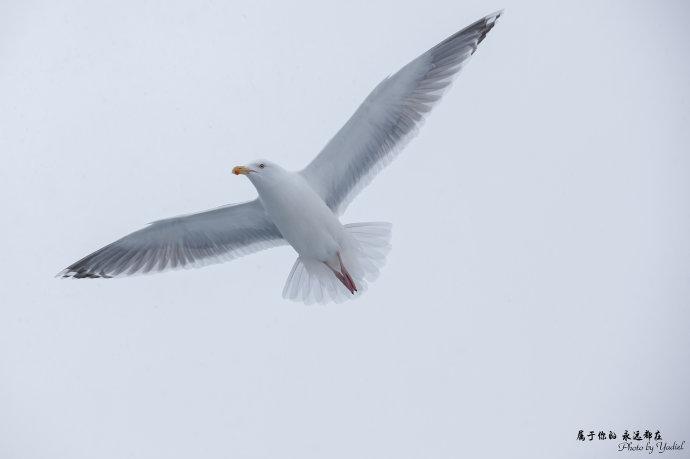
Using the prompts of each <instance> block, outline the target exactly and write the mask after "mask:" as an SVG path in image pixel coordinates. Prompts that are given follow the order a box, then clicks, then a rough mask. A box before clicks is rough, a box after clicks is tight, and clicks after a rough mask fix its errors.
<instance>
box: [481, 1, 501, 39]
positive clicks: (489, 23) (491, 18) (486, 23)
mask: <svg viewBox="0 0 690 459" xmlns="http://www.w3.org/2000/svg"><path fill="white" fill-rule="evenodd" d="M503 11H504V10H502V9H501V10H498V11H496V12H494V13H491V14H489V15H488V16H484V18H482V19H480V22H481V23H483V27H482V31H481V34H480V35H479V38H478V39H477V44H479V43H481V42H482V41H483V40H484V39H485V38H486V36H487V35H488V33H489V32H490V31H491V29H493V28H494V25H496V21H497V20H498V18H500V17H501V15H502V14H503Z"/></svg>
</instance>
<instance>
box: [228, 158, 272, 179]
mask: <svg viewBox="0 0 690 459" xmlns="http://www.w3.org/2000/svg"><path fill="white" fill-rule="evenodd" d="M232 173H233V174H235V175H246V176H247V178H248V179H249V180H251V181H252V183H254V185H256V184H257V183H261V182H265V181H266V180H271V179H274V178H277V177H279V176H281V175H283V174H284V173H285V169H283V168H282V167H280V166H279V165H277V164H275V163H272V162H270V161H267V160H265V159H258V160H256V161H254V162H251V163H249V164H247V165H245V166H235V167H233V168H232Z"/></svg>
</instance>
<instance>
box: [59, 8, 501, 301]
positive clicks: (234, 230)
mask: <svg viewBox="0 0 690 459" xmlns="http://www.w3.org/2000/svg"><path fill="white" fill-rule="evenodd" d="M502 13H503V11H502V10H501V11H497V12H495V13H492V14H489V15H487V16H485V17H483V18H481V19H479V20H478V21H476V22H474V23H472V24H471V25H469V26H467V27H465V28H464V29H462V30H460V31H459V32H457V33H455V34H453V35H451V36H449V37H448V38H446V39H445V40H443V41H441V42H440V43H438V44H437V45H436V46H434V47H432V48H431V49H429V50H428V51H426V52H425V53H423V54H421V55H420V56H418V57H417V58H416V59H414V60H412V61H411V62H409V63H408V64H407V65H405V66H404V67H402V68H401V69H400V70H399V71H398V72H396V73H394V74H392V75H390V76H388V77H387V78H385V79H384V80H383V81H381V82H380V83H379V84H378V85H377V86H376V87H375V88H374V89H373V91H371V93H370V94H369V95H368V96H367V97H366V99H365V100H364V102H362V104H361V105H360V106H359V107H358V108H357V110H356V111H355V113H354V114H353V115H352V116H351V117H350V118H349V120H348V121H347V122H346V123H345V125H344V126H343V127H342V128H341V129H340V131H338V132H337V133H336V134H335V136H334V137H333V138H332V139H331V140H330V141H328V143H327V144H326V146H325V147H324V148H323V149H322V150H321V152H320V153H319V154H318V155H317V156H316V157H315V158H314V159H313V160H312V161H311V162H310V163H309V164H308V165H307V166H306V167H305V168H304V169H302V170H299V171H288V170H286V169H284V168H282V167H281V166H280V165H278V164H276V163H274V162H271V161H269V160H266V159H260V160H256V161H252V162H250V163H248V164H245V165H242V166H236V167H234V168H233V169H232V172H233V173H234V174H235V175H238V176H245V177H247V178H248V179H249V181H250V182H251V183H252V184H253V186H254V187H255V188H256V191H257V194H258V196H257V198H256V199H253V200H251V201H247V202H243V203H238V204H229V205H226V206H222V207H218V208H215V209H211V210H207V211H204V212H198V213H193V214H187V215H182V216H177V217H172V218H166V219H163V220H158V221H154V222H152V223H150V224H149V225H148V226H146V227H144V228H143V229H140V230H138V231H135V232H133V233H131V234H129V235H127V236H124V237H123V238H121V239H119V240H117V241H115V242H112V243H111V244H108V245H106V246H105V247H103V248H101V249H99V250H97V251H95V252H93V253H91V254H90V255H87V256H85V257H84V258H82V259H80V260H79V261H77V262H75V263H73V264H71V265H69V266H68V267H67V268H65V269H64V270H62V271H61V272H60V273H58V274H57V276H58V277H62V278H74V279H94V278H114V277H123V276H131V275H135V274H146V273H153V272H161V271H166V270H170V269H178V268H190V267H199V266H205V265H207V264H211V263H219V262H223V261H227V260H231V259H234V258H237V257H240V256H243V255H247V254H250V253H254V252H257V251H260V250H264V249H268V248H271V247H277V246H281V245H286V244H289V245H291V246H292V247H293V248H294V250H295V251H296V252H297V260H296V261H295V262H294V264H293V266H292V269H291V270H290V272H289V274H288V277H287V280H286V282H285V286H284V288H283V294H282V296H283V298H285V299H287V300H293V301H297V302H302V303H305V304H313V303H320V304H325V303H330V302H335V303H340V302H343V301H345V300H348V299H351V298H356V297H358V296H360V295H361V293H362V292H363V291H364V290H366V288H367V286H368V285H369V284H371V283H372V282H373V281H374V280H375V279H376V277H377V276H378V274H379V272H380V270H381V268H382V267H383V264H384V263H385V260H386V256H387V254H388V252H389V250H390V249H391V244H390V238H391V224H390V223H387V222H359V223H350V224H342V223H341V221H340V216H341V215H342V213H343V212H344V211H345V209H346V208H347V206H348V205H349V203H350V202H351V201H352V199H353V198H354V197H355V196H356V195H357V194H359V192H360V191H361V190H362V189H363V188H364V187H365V186H366V185H368V184H369V183H370V182H371V181H372V180H373V178H374V176H376V175H377V174H378V173H379V172H380V171H381V170H382V169H383V168H384V167H385V166H386V165H388V164H389V163H390V162H391V161H392V160H393V159H394V158H395V157H396V156H397V154H398V153H399V152H400V151H401V150H402V149H403V148H404V146H405V145H406V144H407V143H408V142H409V140H410V139H411V138H412V137H414V136H415V134H416V133H417V131H418V130H419V128H420V127H421V124H422V123H423V121H424V120H425V118H426V116H427V115H428V113H429V112H430V110H431V109H432V108H433V107H434V106H435V105H436V104H437V103H438V101H439V100H440V99H441V97H442V96H443V94H444V93H445V92H446V90H447V89H448V88H449V86H450V84H451V83H452V82H453V80H454V78H455V77H456V76H457V74H458V73H459V72H460V70H461V69H462V68H463V67H464V65H465V64H466V63H467V62H468V60H469V58H470V57H471V56H472V55H473V54H474V53H475V51H476V50H477V47H478V45H479V44H480V43H481V42H482V41H483V40H484V38H485V37H486V35H487V34H488V33H489V31H491V29H492V28H493V27H494V24H495V23H496V21H497V19H498V18H499V17H500V16H501V14H502Z"/></svg>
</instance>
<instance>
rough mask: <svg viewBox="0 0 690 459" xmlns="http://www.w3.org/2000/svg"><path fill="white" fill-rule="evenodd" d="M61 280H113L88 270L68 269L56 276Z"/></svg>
mask: <svg viewBox="0 0 690 459" xmlns="http://www.w3.org/2000/svg"><path fill="white" fill-rule="evenodd" d="M55 277H57V278H59V279H111V278H112V277H113V276H110V275H108V274H106V273H104V272H100V273H95V272H91V271H89V270H87V269H86V268H72V267H69V268H66V269H63V270H62V271H60V272H59V273H57V274H56V275H55Z"/></svg>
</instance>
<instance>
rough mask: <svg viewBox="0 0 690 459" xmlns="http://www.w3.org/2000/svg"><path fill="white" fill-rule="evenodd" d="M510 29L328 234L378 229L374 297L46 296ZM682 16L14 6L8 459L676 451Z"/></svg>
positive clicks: (211, 292)
mask: <svg viewBox="0 0 690 459" xmlns="http://www.w3.org/2000/svg"><path fill="white" fill-rule="evenodd" d="M500 8H506V11H505V14H504V16H503V17H502V18H501V19H500V20H499V22H498V24H497V25H496V27H495V28H494V29H493V30H492V31H491V32H490V34H489V36H488V37H487V39H486V40H485V41H484V42H483V43H482V44H481V46H480V48H479V50H478V52H477V54H476V55H475V56H474V58H473V60H472V61H471V62H470V63H469V64H468V65H467V66H466V68H465V70H464V71H463V73H462V74H461V75H460V77H459V78H458V80H457V81H456V84H455V85H454V87H453V88H452V90H451V91H449V92H448V93H447V95H446V96H445V98H444V100H443V102H442V103H441V104H440V106H439V107H438V108H437V109H436V110H435V111H434V113H433V114H432V115H431V116H430V118H429V120H428V122H427V123H426V125H425V126H424V128H423V129H422V131H421V134H420V135H419V137H418V138H417V139H415V140H414V141H413V142H412V143H411V144H410V145H409V146H408V147H407V149H406V150H405V151H404V153H403V154H402V155H400V157H398V159H397V160H396V161H395V162H394V163H393V164H392V165H391V166H390V167H389V168H387V169H386V170H385V171H384V172H383V173H382V174H380V175H379V177H377V179H376V180H375V181H374V182H373V183H372V185H371V186H369V187H368V188H366V189H365V190H364V192H363V193H362V194H360V195H359V197H358V198H357V199H355V201H354V202H353V204H352V205H351V206H350V208H349V209H348V211H347V213H346V214H345V215H344V216H343V218H342V220H343V222H345V223H348V222H356V221H372V220H374V221H377V220H383V221H390V222H392V223H393V225H394V226H393V250H392V252H391V254H390V256H389V258H388V264H387V265H386V267H385V268H384V270H383V272H382V275H381V277H380V278H379V280H378V281H377V282H376V283H374V284H373V285H372V286H371V287H370V288H369V290H368V291H367V292H366V294H365V295H364V296H363V297H361V298H360V299H358V300H356V301H353V302H348V303H344V304H341V305H331V306H325V307H323V306H311V307H307V306H304V305H302V304H297V303H290V302H286V301H284V300H283V299H282V298H281V290H282V287H283V283H284V281H285V278H286V276H287V275H288V272H289V270H290V267H291V266H292V263H293V261H294V259H295V253H294V251H293V250H292V249H291V248H290V247H283V248H279V249H273V250H270V251H267V252H262V253H259V254H255V255H251V256H248V257H245V258H242V259H238V260H235V261H233V262H231V263H227V264H222V265H214V266H210V267H207V268H204V269H201V270H183V271H178V272H170V273H165V274H159V275H154V276H140V277H135V278H130V279H122V280H120V279H118V280H95V281H94V280H91V281H75V280H58V279H54V278H53V275H54V274H55V273H57V272H58V271H60V270H61V269H62V268H64V267H65V266H66V265H67V264H69V263H71V262H73V261H75V260H76V259H78V258H81V257H82V256H83V255H85V254H87V253H89V252H91V251H93V250H95V249H97V248H99V247H101V246H102V245H105V244H106V243H109V242H111V241H112V240H114V239H116V238H118V237H120V236H122V235H124V234H126V233H128V232H130V231H132V230H136V229H138V228H140V227H142V226H143V225H144V224H146V223H147V222H150V221H153V220H156V219H159V218H163V217H167V216H172V215H177V214H181V213H187V212H191V211H197V210H203V209H207V208H211V207H215V206H218V205H221V204H225V203H230V202H236V201H242V200H246V199H250V198H252V197H253V196H254V195H255V191H254V189H253V187H252V186H251V184H250V183H249V181H247V180H245V179H243V178H237V177H235V176H233V175H231V174H230V169H231V167H232V166H234V165H236V164H242V163H245V162H247V161H248V160H251V159H254V158H258V157H266V158H269V159H272V160H274V161H275V162H278V163H280V164H282V165H284V166H286V167H288V168H293V169H298V168H301V167H302V166H303V165H305V164H306V163H307V162H308V161H309V160H310V159H311V158H312V157H313V156H314V155H316V154H317V152H318V151H319V149H320V148H321V147H322V146H323V145H324V144H325V143H326V141H327V140H328V139H329V138H330V137H331V136H332V135H333V134H334V133H335V132H336V131H337V129H339V127H340V126H341V125H342V124H343V122H344V121H345V120H346V119H347V118H348V117H349V116H350V114H351V113H352V112H353V110H354V109H355V108H356V107H357V105H358V104H359V103H360V102H361V101H362V100H363V99H364V97H365V96H366V95H367V94H368V92H369V91H370V90H371V89H372V88H373V87H374V86H375V85H376V84H377V83H378V82H379V81H380V80H381V79H382V78H384V77H385V76H387V75H388V74H390V73H393V72H394V71H396V70H397V69H398V68H400V67H401V66H402V65H404V64H405V63H407V62H408V61H409V60H411V59H412V58H414V57H416V56H417V55H418V54H420V53H422V52H423V51H425V50H426V49H428V48H429V47H431V46H433V45H434V44H436V43H437V42H439V41H441V40H442V39H444V38H445V37H446V36H448V35H450V34H452V33H454V32H456V31H457V30H459V29H461V28H462V27H464V26H466V25H468V24H470V23H471V22H473V21H475V20H476V19H478V18H480V17H482V16H484V15H486V14H488V13H491V12H493V11H495V10H497V9H500ZM689 22H690V7H688V5H687V4H686V3H684V2H682V1H677V2H665V1H659V2H630V1H625V2H594V1H593V2H579V1H578V2H570V3H566V2H543V3H542V2H536V3H535V2H512V1H507V0H504V1H502V2H500V3H496V2H486V1H481V2H480V1H445V2H422V1H415V2H402V1H400V0H390V1H385V2H371V1H369V0H367V1H352V2H322V1H320V2H313V3H309V2H303V3H300V4H295V2H281V3H279V2H273V3H267V2H255V1H245V2H229V1H228V2H222V1H209V2H199V1H196V2H191V1H190V2H152V1H147V2H141V1H118V2H88V1H51V2H48V1H45V2H40V1H19V0H17V1H11V0H4V1H0V153H1V154H2V163H1V164H0V199H1V202H2V214H3V218H2V222H3V224H2V225H1V227H0V233H1V234H2V238H3V241H4V242H3V244H2V252H3V263H2V265H1V266H2V267H0V278H1V279H2V281H0V457H2V458H10V459H15V458H16V459H34V458H35V459H39V458H41V459H42V458H50V459H62V458H64V459H82V458H83V459H87V458H88V459H91V458H95V457H97V458H99V459H110V458H112V459H119V458H124V457H127V458H137V459H138V458H142V459H151V458H166V459H169V458H192V457H203V458H296V459H306V458H319V459H323V458H329V459H330V458H348V459H350V458H376V459H379V458H395V459H406V458H434V459H436V458H459V457H516V458H534V457H622V456H621V454H625V453H618V452H617V451H616V449H617V447H616V444H617V442H618V441H619V440H620V437H621V436H622V433H623V431H624V430H625V429H629V430H630V431H631V432H632V431H633V430H644V429H650V430H653V431H656V430H660V431H661V433H662V435H663V437H664V440H670V441H671V442H672V441H673V440H676V441H679V442H680V441H682V440H686V441H690V416H689V415H688V407H689V406H690V396H689V395H688V387H690V372H689V371H688V363H689V362H690V336H689V334H688V326H689V325H690V304H688V303H689V298H690V282H689V278H690V237H688V235H689V234H690V185H689V184H688V183H689V182H688V179H690V158H689V155H688V146H689V145H690V126H689V124H690V123H689V118H688V116H689V113H690V85H688V81H690V62H689V60H688V56H690V40H689V39H688V38H689V37H688V26H687V25H688V23H689ZM580 429H583V430H585V431H586V432H588V431H589V430H595V431H599V430H605V431H606V432H608V431H609V430H613V431H615V432H617V433H618V440H611V441H609V440H606V441H598V440H595V441H593V442H591V443H590V442H586V443H584V444H583V443H581V442H578V441H576V436H577V432H578V430H580ZM687 448H688V446H687V444H686V453H687ZM676 456H680V455H676Z"/></svg>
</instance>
